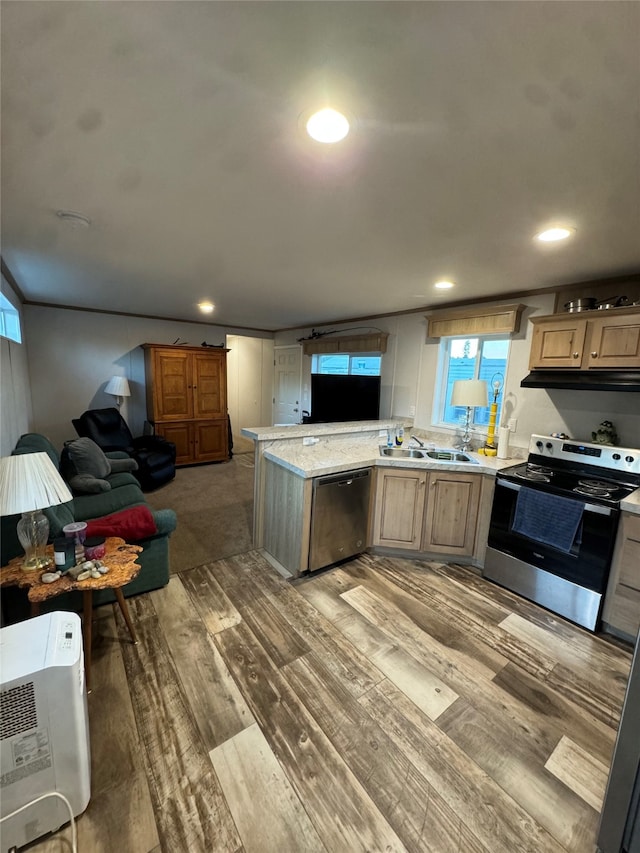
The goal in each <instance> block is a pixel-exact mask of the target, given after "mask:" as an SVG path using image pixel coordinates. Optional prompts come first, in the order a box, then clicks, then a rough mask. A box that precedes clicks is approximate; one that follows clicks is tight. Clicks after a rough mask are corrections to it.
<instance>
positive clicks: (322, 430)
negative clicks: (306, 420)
mask: <svg viewBox="0 0 640 853" xmlns="http://www.w3.org/2000/svg"><path fill="white" fill-rule="evenodd" d="M399 423H401V421H398V420H394V419H393V418H389V419H388V420H386V421H342V422H338V423H329V424H284V425H281V426H272V427H243V428H242V429H241V430H240V432H241V434H242V435H243V436H245V438H252V439H253V440H254V441H275V440H277V439H280V438H285V439H286V438H304V437H306V436H316V437H318V438H322V436H327V435H345V434H348V433H356V432H372V431H375V430H381V429H387V427H396V426H398V424H399Z"/></svg>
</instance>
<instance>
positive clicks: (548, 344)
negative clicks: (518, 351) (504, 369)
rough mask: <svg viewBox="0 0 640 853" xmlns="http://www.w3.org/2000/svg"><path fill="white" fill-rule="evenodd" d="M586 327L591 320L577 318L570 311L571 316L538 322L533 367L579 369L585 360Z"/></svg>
mask: <svg viewBox="0 0 640 853" xmlns="http://www.w3.org/2000/svg"><path fill="white" fill-rule="evenodd" d="M572 318H573V319H572ZM586 329H587V321H586V320H579V319H576V318H575V315H572V314H568V315H567V319H565V318H564V317H562V318H560V319H559V320H557V319H553V320H542V321H541V322H540V323H535V324H534V328H533V340H532V342H531V358H530V360H529V369H530V370H534V369H541V370H544V369H546V368H553V367H562V368H565V369H566V368H570V367H573V368H576V369H578V368H579V367H580V365H581V363H582V354H583V350H584V339H585V334H586Z"/></svg>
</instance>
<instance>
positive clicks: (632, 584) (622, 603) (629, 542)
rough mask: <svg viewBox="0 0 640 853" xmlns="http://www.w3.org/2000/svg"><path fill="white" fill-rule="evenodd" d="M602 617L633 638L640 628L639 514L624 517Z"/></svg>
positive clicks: (624, 514)
mask: <svg viewBox="0 0 640 853" xmlns="http://www.w3.org/2000/svg"><path fill="white" fill-rule="evenodd" d="M602 618H603V619H604V621H605V622H607V623H608V624H609V625H611V626H612V627H614V628H617V629H618V630H619V631H622V632H623V633H624V634H627V635H629V636H630V637H635V636H636V635H637V633H638V629H639V628H640V515H630V514H627V513H623V514H622V520H621V522H620V526H619V528H618V537H617V540H616V547H615V551H614V553H613V561H612V564H611V573H610V575H609V584H608V587H607V594H606V596H605V600H604V608H603V611H602Z"/></svg>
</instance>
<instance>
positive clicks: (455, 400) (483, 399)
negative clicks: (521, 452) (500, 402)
mask: <svg viewBox="0 0 640 853" xmlns="http://www.w3.org/2000/svg"><path fill="white" fill-rule="evenodd" d="M451 405H452V406H466V409H467V414H466V419H465V424H464V435H463V436H462V444H461V446H460V449H461V450H468V449H469V446H470V444H471V436H470V434H469V425H470V422H471V409H473V408H475V407H476V406H480V407H481V408H485V407H486V406H487V405H488V395H487V383H486V382H485V381H484V379H457V380H456V381H455V382H454V383H453V391H452V392H451Z"/></svg>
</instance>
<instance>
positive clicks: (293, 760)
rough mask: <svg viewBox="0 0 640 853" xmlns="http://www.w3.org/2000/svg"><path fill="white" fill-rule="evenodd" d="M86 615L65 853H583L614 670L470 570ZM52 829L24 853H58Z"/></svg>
mask: <svg viewBox="0 0 640 853" xmlns="http://www.w3.org/2000/svg"><path fill="white" fill-rule="evenodd" d="M129 609H130V612H131V615H132V618H133V620H134V624H135V628H136V631H137V634H138V639H139V643H138V645H136V646H134V645H132V644H131V642H130V640H129V634H128V631H127V629H126V626H125V625H124V622H123V621H122V617H121V616H120V614H119V612H115V611H114V609H113V608H112V607H110V606H109V607H106V608H104V607H103V608H101V609H99V610H97V611H96V614H95V616H96V620H95V625H94V630H95V634H96V638H95V641H94V651H93V655H94V663H93V684H94V689H93V692H92V694H91V695H90V697H89V712H90V722H91V742H92V774H93V778H92V799H91V802H90V804H89V807H88V809H87V811H86V812H85V814H84V815H83V816H82V817H81V818H80V819H79V821H78V838H79V849H80V851H82V852H83V853H86V851H91V853H103V851H104V853H112V851H125V853H159V851H166V853H169V851H170V853H175V851H193V853H199V851H220V852H221V853H223V852H226V851H233V853H241V852H242V853H271V851H274V853H275V851H278V853H288V851H291V853H294V851H295V853H300V852H301V851H303V853H316V851H318V852H319V851H327V853H342V851H344V853H347V851H348V853H352V851H365V850H366V851H383V850H384V851H401V850H408V851H429V853H489V851H491V853H516V851H517V853H562V851H570V853H592V851H594V850H595V838H596V832H597V826H598V818H599V808H600V805H601V802H602V797H603V794H604V785H605V781H606V776H607V773H608V767H609V762H610V759H611V753H612V749H613V744H614V739H615V730H616V726H617V723H618V719H619V712H620V707H621V704H622V699H623V695H624V689H625V685H626V678H627V675H628V671H629V666H630V651H629V650H628V649H626V648H624V647H621V645H620V644H615V643H613V642H609V641H607V640H604V639H602V638H598V637H594V636H593V635H591V634H589V633H588V632H586V631H583V630H582V629H580V628H577V627H575V626H573V625H571V624H570V623H567V622H564V621H563V620H562V619H560V618H558V617H555V616H553V615H551V614H549V613H548V612H546V611H544V610H542V609H540V608H538V607H536V606H535V605H533V604H530V603H528V602H526V601H524V600H522V599H520V598H518V597H516V596H514V595H512V594H511V593H509V592H507V591H505V590H502V589H500V588H499V587H497V586H494V585H492V584H489V583H487V582H486V581H484V580H483V579H482V578H481V577H479V576H478V575H477V574H476V573H475V572H473V571H472V570H470V569H467V568H464V567H460V566H456V565H443V564H440V563H426V562H419V561H409V560H400V559H391V558H386V557H379V556H373V555H365V556H362V557H360V558H357V559H355V560H352V561H350V562H348V563H346V564H344V565H343V566H341V567H340V568H335V569H332V570H329V571H327V572H325V573H322V574H319V575H317V576H314V577H311V578H308V579H304V580H302V581H299V582H297V583H296V584H295V585H292V584H289V583H288V582H286V581H285V580H283V579H282V578H281V577H280V576H279V575H278V574H277V573H275V572H274V570H273V569H272V568H271V567H270V566H269V564H268V563H267V562H266V561H265V560H264V559H263V558H262V557H261V556H260V555H259V554H258V553H257V552H248V553H246V554H242V555H240V556H237V557H231V558H228V559H224V560H219V561H217V562H215V563H211V564H208V565H205V566H201V567H199V568H196V569H192V570H189V571H185V572H182V573H180V574H178V575H175V576H173V577H172V578H171V581H170V583H169V586H168V587H166V588H165V589H162V590H159V591H157V592H154V593H151V594H147V595H142V596H138V597H137V598H135V599H130V600H129ZM68 837H69V829H68V828H66V829H63V830H62V831H60V832H59V833H57V834H56V835H54V836H51V837H50V838H48V839H45V840H43V841H40V842H37V843H35V844H34V845H32V846H31V848H30V849H31V850H32V851H38V853H40V851H46V853H52V851H56V853H58V851H68V850H69V849H70V847H69V845H68V841H67V839H68Z"/></svg>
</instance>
